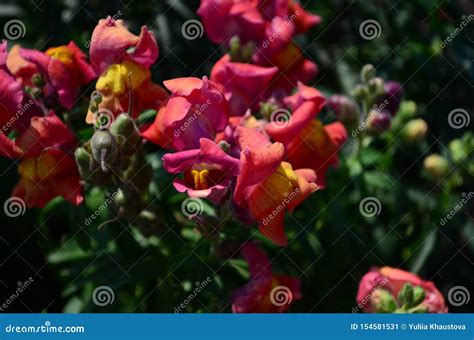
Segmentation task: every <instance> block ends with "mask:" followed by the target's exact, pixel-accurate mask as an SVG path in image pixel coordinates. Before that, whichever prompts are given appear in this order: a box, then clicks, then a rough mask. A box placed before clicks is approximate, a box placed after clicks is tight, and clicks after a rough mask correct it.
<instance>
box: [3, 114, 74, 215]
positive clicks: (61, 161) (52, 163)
mask: <svg viewBox="0 0 474 340" xmlns="http://www.w3.org/2000/svg"><path fill="white" fill-rule="evenodd" d="M75 144H76V140H75V137H74V136H73V135H72V134H71V132H70V131H69V130H68V128H67V127H66V126H65V125H64V123H63V122H61V120H60V119H59V118H58V117H57V116H56V115H55V114H54V113H53V112H50V113H49V114H48V115H47V116H46V117H33V118H32V119H31V125H30V127H29V129H28V130H26V131H25V132H23V133H22V134H21V135H19V136H18V137H17V138H16V139H15V141H12V140H10V139H8V138H7V137H6V136H5V135H0V156H3V157H9V158H15V159H20V160H21V161H20V164H19V168H18V172H19V174H20V181H19V182H18V184H17V185H16V187H15V189H14V190H13V193H12V196H16V197H19V198H21V199H23V200H24V201H25V202H26V204H27V206H28V207H40V208H41V207H43V206H44V205H45V204H46V203H48V202H49V201H50V200H52V199H53V198H55V197H57V196H62V197H64V198H65V199H66V200H68V201H69V202H71V203H72V204H74V205H79V204H80V203H81V202H82V200H83V197H82V186H81V183H80V176H79V173H78V170H77V166H76V163H75V161H74V159H73V158H72V157H71V156H70V154H69V152H70V151H71V150H72V148H73V147H74V146H75Z"/></svg>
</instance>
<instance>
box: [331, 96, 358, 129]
mask: <svg viewBox="0 0 474 340" xmlns="http://www.w3.org/2000/svg"><path fill="white" fill-rule="evenodd" d="M328 107H329V108H330V109H331V110H332V111H333V112H334V114H335V115H336V117H337V119H339V120H340V121H341V122H343V123H353V122H356V121H357V119H358V117H359V109H358V108H357V105H356V103H354V101H352V100H351V99H350V98H348V97H346V96H343V95H340V94H335V95H333V96H331V97H329V100H328Z"/></svg>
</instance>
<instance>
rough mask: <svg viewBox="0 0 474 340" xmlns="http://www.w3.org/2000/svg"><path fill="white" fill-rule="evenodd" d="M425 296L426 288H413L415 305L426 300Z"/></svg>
mask: <svg viewBox="0 0 474 340" xmlns="http://www.w3.org/2000/svg"><path fill="white" fill-rule="evenodd" d="M425 297H426V294H425V290H424V289H423V288H422V287H420V286H416V287H415V288H413V306H418V305H419V304H420V303H422V302H423V301H424V300H425Z"/></svg>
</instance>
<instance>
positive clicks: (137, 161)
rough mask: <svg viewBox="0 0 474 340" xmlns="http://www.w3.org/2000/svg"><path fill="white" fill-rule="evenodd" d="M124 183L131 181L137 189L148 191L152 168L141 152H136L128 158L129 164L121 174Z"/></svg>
mask: <svg viewBox="0 0 474 340" xmlns="http://www.w3.org/2000/svg"><path fill="white" fill-rule="evenodd" d="M123 177H124V179H125V180H126V181H131V182H132V183H133V184H134V185H135V186H136V187H137V188H138V189H148V186H149V185H150V182H151V180H152V179H153V168H152V167H151V165H150V164H149V163H148V162H147V161H146V159H145V155H144V154H143V152H138V153H136V154H134V155H133V156H132V157H131V158H130V164H129V166H128V167H127V169H126V170H125V171H124V173H123Z"/></svg>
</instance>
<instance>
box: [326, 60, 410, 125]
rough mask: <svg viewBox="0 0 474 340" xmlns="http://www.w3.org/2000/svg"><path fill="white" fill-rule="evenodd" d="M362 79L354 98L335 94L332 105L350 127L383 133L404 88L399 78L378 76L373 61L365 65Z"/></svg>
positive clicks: (394, 111) (353, 93)
mask: <svg viewBox="0 0 474 340" xmlns="http://www.w3.org/2000/svg"><path fill="white" fill-rule="evenodd" d="M360 78H361V83H360V84H358V85H357V86H356V87H355V88H354V89H353V91H352V95H353V98H354V100H352V99H351V98H349V97H347V96H344V95H339V94H337V95H333V96H331V97H330V98H329V102H328V104H329V108H330V109H331V110H332V111H333V112H334V114H335V115H336V116H337V118H338V119H339V120H341V121H342V122H344V124H345V125H346V126H348V127H356V126H359V127H358V129H359V130H363V131H367V132H368V133H370V134H380V133H382V132H384V131H386V130H387V129H389V128H390V125H391V121H392V118H393V117H394V116H395V115H396V114H397V112H398V109H399V107H400V103H401V101H402V98H403V88H402V86H401V85H400V84H399V83H398V82H396V81H385V80H384V79H382V78H380V77H377V76H376V71H375V68H374V66H373V65H370V64H367V65H365V66H364V67H362V70H361V74H360ZM358 104H360V106H359V105H358ZM359 107H360V109H359Z"/></svg>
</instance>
